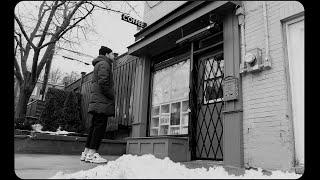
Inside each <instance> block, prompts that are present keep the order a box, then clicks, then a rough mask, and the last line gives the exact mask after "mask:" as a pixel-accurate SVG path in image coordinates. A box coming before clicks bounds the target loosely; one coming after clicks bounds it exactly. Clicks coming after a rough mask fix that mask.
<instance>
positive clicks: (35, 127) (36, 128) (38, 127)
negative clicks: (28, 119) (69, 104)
mask: <svg viewBox="0 0 320 180" xmlns="http://www.w3.org/2000/svg"><path fill="white" fill-rule="evenodd" d="M31 127H32V129H33V131H35V132H40V133H46V134H51V135H67V134H69V133H74V132H68V131H65V130H63V131H61V127H60V126H59V128H58V129H57V131H56V132H52V131H42V128H43V127H42V125H41V124H34V125H32V126H31Z"/></svg>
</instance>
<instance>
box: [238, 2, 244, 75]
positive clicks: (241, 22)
mask: <svg viewBox="0 0 320 180" xmlns="http://www.w3.org/2000/svg"><path fill="white" fill-rule="evenodd" d="M244 14H245V13H244V6H238V7H237V9H236V15H237V17H238V22H239V25H240V34H241V42H240V46H241V60H240V73H243V72H244V71H245V67H244V57H245V54H246V41H245V33H244V24H245V23H244Z"/></svg>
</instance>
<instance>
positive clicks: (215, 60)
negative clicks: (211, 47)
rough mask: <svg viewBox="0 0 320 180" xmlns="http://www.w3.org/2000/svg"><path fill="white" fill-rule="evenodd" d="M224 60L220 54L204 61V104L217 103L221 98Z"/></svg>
mask: <svg viewBox="0 0 320 180" xmlns="http://www.w3.org/2000/svg"><path fill="white" fill-rule="evenodd" d="M223 72H224V60H223V56H222V54H218V55H216V56H214V57H211V58H208V59H206V60H205V70H204V83H203V89H204V103H205V104H207V103H213V102H219V101H221V100H222V98H223V90H222V79H223Z"/></svg>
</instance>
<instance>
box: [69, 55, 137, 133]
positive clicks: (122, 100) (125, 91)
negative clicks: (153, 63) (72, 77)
mask: <svg viewBox="0 0 320 180" xmlns="http://www.w3.org/2000/svg"><path fill="white" fill-rule="evenodd" d="M137 61H138V59H137V57H134V56H130V55H127V54H123V55H121V56H119V57H118V58H117V59H116V60H115V63H114V66H113V78H114V91H115V95H116V98H115V118H114V119H113V120H111V121H109V122H108V125H107V131H113V130H116V129H118V126H120V127H130V126H131V123H132V121H133V114H132V105H133V100H134V95H133V91H132V89H133V88H134V86H135V83H134V82H135V81H134V77H135V73H136V66H137ZM92 75H93V73H92V72H90V73H88V74H87V75H85V76H84V77H83V79H82V85H81V79H79V80H78V81H76V82H74V83H72V84H70V85H69V86H67V87H66V88H65V89H66V90H72V91H76V90H78V89H79V87H80V85H81V94H82V99H81V116H82V119H83V120H84V121H85V125H86V127H89V125H90V118H91V115H90V114H88V113H87V109H88V106H89V101H90V90H91V79H92Z"/></svg>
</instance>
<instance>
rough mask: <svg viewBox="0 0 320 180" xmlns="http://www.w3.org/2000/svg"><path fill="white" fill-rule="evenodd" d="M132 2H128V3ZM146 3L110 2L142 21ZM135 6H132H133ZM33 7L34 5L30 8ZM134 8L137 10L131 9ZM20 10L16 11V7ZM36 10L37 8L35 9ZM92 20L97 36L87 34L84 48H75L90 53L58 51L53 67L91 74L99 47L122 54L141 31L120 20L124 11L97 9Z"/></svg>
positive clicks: (64, 70) (20, 6) (68, 71)
mask: <svg viewBox="0 0 320 180" xmlns="http://www.w3.org/2000/svg"><path fill="white" fill-rule="evenodd" d="M128 3H129V4H128ZM143 3H144V1H127V2H125V1H111V2H110V5H111V7H112V8H113V9H117V10H121V11H122V12H126V13H129V14H130V16H131V17H133V18H135V19H138V20H141V21H143V19H142V17H143ZM130 6H131V7H132V8H131V7H130ZM16 7H18V8H21V9H23V8H26V7H23V6H22V5H21V4H18V5H17V6H16ZM28 8H31V7H27V9H28ZM133 8H134V10H135V11H133V10H132V9H133ZM15 11H16V12H17V10H15ZM31 11H34V12H36V11H37V10H34V9H33V10H32V9H31ZM91 17H92V20H93V22H94V28H95V30H96V32H97V35H92V34H91V33H90V34H89V35H88V39H91V41H89V40H81V47H79V48H77V49H76V51H79V52H81V53H84V54H87V55H89V56H91V57H89V56H79V55H77V54H75V53H70V52H68V51H64V50H59V51H58V52H57V55H55V56H54V57H53V62H52V69H53V68H59V69H60V70H61V71H62V72H63V73H70V72H72V71H76V72H77V73H79V74H80V72H86V73H89V72H91V71H92V70H93V66H92V65H91V61H92V60H93V58H92V57H96V56H98V50H99V48H100V46H102V45H103V46H107V47H109V48H110V49H112V50H113V52H115V53H118V54H119V55H121V54H123V53H125V52H127V47H128V46H129V45H131V44H133V43H134V34H135V33H137V32H138V30H137V26H135V25H133V24H130V23H128V22H125V21H123V20H121V14H120V13H115V12H107V11H101V10H99V11H94V13H93V14H92V16H91ZM62 56H68V57H72V58H75V59H78V60H81V61H83V62H86V63H89V64H90V65H85V64H84V63H81V62H77V61H72V60H68V59H65V58H63V57H62ZM28 64H29V65H30V66H31V60H30V59H29V60H28Z"/></svg>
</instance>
